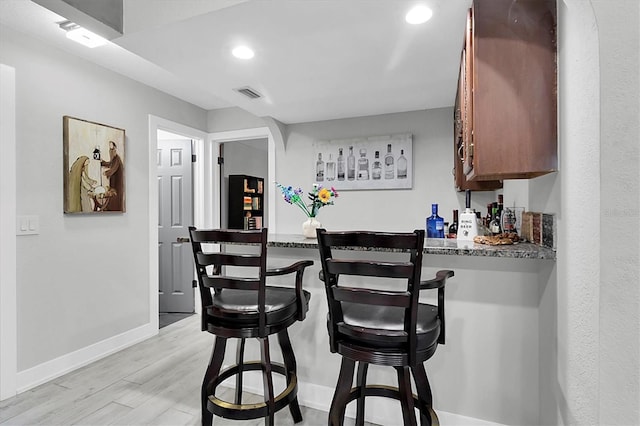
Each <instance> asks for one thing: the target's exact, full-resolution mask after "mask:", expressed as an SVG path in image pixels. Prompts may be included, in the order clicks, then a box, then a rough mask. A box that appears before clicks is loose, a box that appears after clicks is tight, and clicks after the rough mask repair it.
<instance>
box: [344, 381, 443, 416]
mask: <svg viewBox="0 0 640 426" xmlns="http://www.w3.org/2000/svg"><path fill="white" fill-rule="evenodd" d="M360 394H361V392H360V388H358V387H353V388H351V392H349V399H348V402H347V404H348V403H349V402H351V401H354V400H356V399H358V398H359V397H360ZM364 396H365V397H367V396H379V397H385V398H393V399H397V400H400V392H399V390H398V388H397V387H394V386H386V385H367V386H365V387H364ZM413 403H414V405H415V407H416V408H418V409H419V410H420V411H423V410H425V409H426V410H427V411H428V412H429V415H430V416H431V425H432V426H439V425H440V420H439V419H438V415H437V414H436V412H435V411H434V410H433V408H432V407H431V406H428V405H426V404H422V403H421V402H420V400H419V399H418V397H417V396H416V395H415V394H414V395H413Z"/></svg>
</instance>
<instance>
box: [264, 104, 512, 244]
mask: <svg viewBox="0 0 640 426" xmlns="http://www.w3.org/2000/svg"><path fill="white" fill-rule="evenodd" d="M452 116H453V109H452V108H441V109H435V110H423V111H412V112H406V113H398V114H385V115H379V116H370V117H359V118H349V119H343V120H329V121H320V122H313V123H303V124H292V125H289V126H288V134H289V137H288V140H287V142H286V151H284V150H282V149H278V150H277V151H276V161H277V163H276V180H277V181H278V182H280V183H282V184H283V185H292V186H300V187H302V188H303V189H305V190H309V189H311V185H312V183H313V170H314V167H315V161H316V157H314V152H313V149H312V144H313V143H314V142H315V141H318V140H327V139H343V138H355V137H362V136H376V135H389V134H396V133H411V134H412V135H413V161H414V163H413V170H414V176H413V188H412V189H407V190H382V191H341V192H340V196H339V198H338V199H336V200H335V205H333V206H328V207H325V208H322V209H321V210H320V214H319V216H318V220H319V221H320V222H321V223H322V224H323V225H324V226H325V227H327V228H328V229H334V230H337V229H377V230H388V231H398V230H407V229H409V230H412V229H416V228H424V227H425V219H426V217H427V216H430V215H431V204H432V203H438V205H439V213H440V216H442V217H444V218H445V221H450V220H451V219H452V211H453V209H462V208H464V193H461V192H460V193H459V192H456V191H455V189H454V185H453V174H452V169H453V142H452V140H453V127H452V124H451V123H452V118H451V117H452ZM276 195H277V194H276ZM496 197H497V196H496V194H495V193H494V192H493V191H490V192H474V193H473V195H472V204H473V207H475V208H477V209H480V211H484V210H485V207H484V206H486V204H487V203H488V202H491V201H495V200H496V199H497V198H496ZM274 198H277V196H276V197H274ZM505 201H506V200H505ZM274 202H276V213H277V214H276V221H277V226H278V232H279V233H285V234H299V233H301V229H302V222H303V220H304V219H305V217H304V216H303V215H302V214H301V213H300V212H299V211H298V209H296V208H294V207H293V206H291V205H289V204H287V203H285V202H284V201H283V200H275V201H274Z"/></svg>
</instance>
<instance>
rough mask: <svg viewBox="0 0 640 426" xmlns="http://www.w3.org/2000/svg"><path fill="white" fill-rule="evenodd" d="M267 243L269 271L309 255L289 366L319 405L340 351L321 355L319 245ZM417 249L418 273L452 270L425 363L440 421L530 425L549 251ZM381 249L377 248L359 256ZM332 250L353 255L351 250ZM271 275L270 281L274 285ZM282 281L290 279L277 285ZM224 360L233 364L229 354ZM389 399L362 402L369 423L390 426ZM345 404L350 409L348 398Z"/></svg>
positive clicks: (448, 243)
mask: <svg viewBox="0 0 640 426" xmlns="http://www.w3.org/2000/svg"><path fill="white" fill-rule="evenodd" d="M268 246H269V255H268V259H269V260H268V263H269V267H281V266H285V265H289V264H291V263H293V262H296V261H299V260H313V261H314V265H313V266H311V267H309V268H307V270H306V271H305V274H304V278H303V288H304V289H305V290H307V291H309V292H310V293H311V301H310V305H309V312H308V313H307V317H306V318H305V320H304V321H301V322H299V323H296V324H295V325H293V326H292V327H291V328H290V331H289V332H290V337H291V341H292V344H293V347H294V350H295V353H296V358H297V364H298V385H299V392H298V398H299V400H300V402H301V404H303V405H306V406H309V407H315V408H318V409H322V410H328V409H329V406H330V403H331V399H332V397H333V391H334V388H335V384H336V379H337V377H338V374H339V370H340V356H339V355H337V354H333V353H331V352H330V351H329V338H328V333H327V328H326V321H327V300H326V292H325V289H324V284H323V282H321V281H320V280H319V279H318V274H319V272H320V269H321V265H320V257H319V249H318V243H317V241H316V240H315V239H306V238H304V236H302V235H301V234H298V235H296V234H277V233H274V234H271V235H269V239H268ZM424 253H425V256H424V259H423V262H422V279H428V278H431V277H433V276H435V273H436V272H437V271H438V270H441V269H450V270H453V271H454V272H455V276H454V277H452V278H450V279H449V280H448V281H447V290H446V295H445V300H446V321H447V332H446V334H447V340H446V344H445V345H439V347H438V350H437V351H436V354H435V355H434V356H433V358H431V359H430V360H429V361H427V362H426V363H425V368H426V369H427V374H428V375H429V381H430V383H431V386H432V389H433V394H434V407H435V409H436V410H437V411H438V412H439V416H440V418H441V424H465V421H464V419H465V418H468V417H471V418H475V419H485V420H488V421H490V422H495V423H499V424H537V422H538V418H539V406H540V398H541V394H540V393H539V386H538V380H539V375H540V368H541V367H540V365H541V362H542V361H544V360H542V359H541V355H540V339H541V337H544V336H546V335H547V332H546V330H548V329H549V328H548V327H549V326H548V323H549V321H552V320H553V318H552V317H550V316H549V314H548V309H545V308H543V306H548V305H549V303H553V301H554V300H555V297H556V293H555V292H556V290H555V288H556V283H555V281H553V280H551V277H555V273H554V270H555V269H556V267H557V264H556V253H555V252H554V251H553V250H550V249H548V248H544V247H539V246H537V245H534V244H530V243H519V244H514V245H508V246H487V245H482V244H475V243H473V242H469V243H467V242H465V243H462V242H460V244H459V243H458V241H456V240H447V239H431V238H428V239H426V240H425V248H424ZM384 255H385V253H383V252H379V251H372V253H368V254H367V256H372V257H376V258H377V257H378V256H380V257H382V256H384ZM341 256H344V257H347V258H349V257H351V256H354V257H358V256H359V253H358V252H356V251H353V252H352V253H344V254H341ZM385 258H386V257H385ZM395 258H397V259H403V258H404V257H403V255H402V254H400V253H395V254H394V255H393V256H391V259H395ZM276 278H277V277H273V278H272V280H273V281H272V283H273V284H275V285H278V284H279V281H277V280H276ZM283 285H290V283H288V282H286V281H283ZM435 297H436V293H435V292H432V291H424V292H421V300H425V301H427V302H428V303H435ZM543 301H544V302H543ZM248 351H249V352H251V353H252V354H253V356H254V357H253V358H247V359H258V358H259V356H260V354H259V351H258V348H250V349H248ZM249 352H248V353H247V355H246V356H247V357H249V356H250V355H249ZM228 362H229V363H232V362H233V359H232V356H231V355H230V356H229V359H228ZM369 375H370V381H371V383H378V384H388V385H394V384H395V383H397V377H396V374H395V372H394V371H393V369H386V368H376V369H371V370H370V371H369ZM253 386H254V387H255V389H256V391H259V390H261V389H262V383H261V381H260V380H259V377H257V378H256V379H255V383H254V384H253ZM395 403H396V402H395V401H386V398H379V400H376V401H375V404H370V405H369V406H368V408H367V412H368V421H370V422H371V423H375V424H380V425H393V426H395V425H397V424H398V421H399V411H398V410H399V408H398V407H396V406H395V405H394V404H395ZM351 405H353V407H351ZM347 410H348V411H347V412H348V413H349V414H350V415H354V414H355V404H350V406H349V407H348V408H347ZM460 416H464V417H460Z"/></svg>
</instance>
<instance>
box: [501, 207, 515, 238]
mask: <svg viewBox="0 0 640 426" xmlns="http://www.w3.org/2000/svg"><path fill="white" fill-rule="evenodd" d="M501 223H502V232H509V233H511V232H517V229H516V214H515V212H514V211H513V210H511V209H510V208H508V207H507V208H506V209H504V211H503V212H502V222H501Z"/></svg>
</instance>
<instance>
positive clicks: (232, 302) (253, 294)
mask: <svg viewBox="0 0 640 426" xmlns="http://www.w3.org/2000/svg"><path fill="white" fill-rule="evenodd" d="M303 294H304V305H305V311H306V310H307V309H308V305H309V299H310V298H311V295H310V294H309V292H308V291H306V290H303ZM206 309H207V314H208V315H209V316H210V317H213V318H210V319H211V320H215V319H220V320H233V321H234V322H237V325H238V326H242V327H246V326H247V324H248V323H255V324H257V323H258V318H259V316H258V292H257V291H249V290H235V289H224V290H223V291H221V292H220V293H217V294H215V295H214V296H213V304H212V305H209V306H207V307H206ZM265 311H266V313H267V323H270V324H274V323H279V322H282V321H285V320H287V319H289V318H291V317H292V316H295V315H296V313H297V305H296V293H295V289H293V288H288V287H275V286H269V287H267V288H266V291H265Z"/></svg>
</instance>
